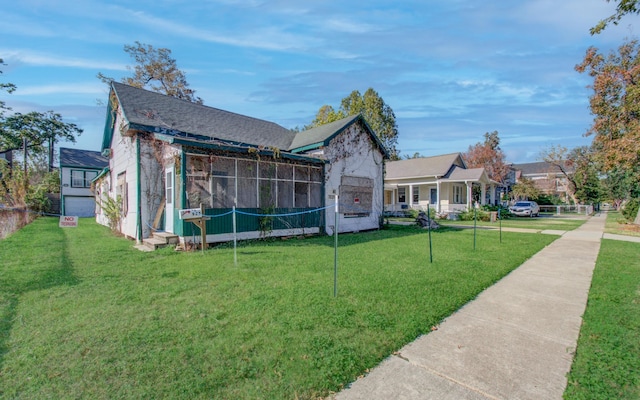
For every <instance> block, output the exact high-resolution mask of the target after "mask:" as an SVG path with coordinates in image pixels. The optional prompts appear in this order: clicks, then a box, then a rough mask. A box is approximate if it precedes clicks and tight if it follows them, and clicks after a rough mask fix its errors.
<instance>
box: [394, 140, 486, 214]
mask: <svg viewBox="0 0 640 400" xmlns="http://www.w3.org/2000/svg"><path fill="white" fill-rule="evenodd" d="M474 185H475V186H478V187H479V188H480V198H479V202H480V204H481V205H485V204H496V188H497V187H498V186H499V183H498V182H495V181H492V180H491V179H489V176H488V175H487V172H486V171H485V169H484V168H467V166H466V164H465V162H464V160H463V159H462V154H461V153H452V154H444V155H440V156H434V157H422V158H412V159H408V160H399V161H390V162H388V163H387V164H386V175H385V178H384V204H385V211H387V212H393V211H401V210H406V209H409V208H416V209H426V208H427V207H429V206H430V207H431V208H434V209H435V210H436V212H437V213H439V214H449V213H455V212H459V211H464V210H469V209H470V208H471V207H472V205H473V202H474V199H473V187H474Z"/></svg>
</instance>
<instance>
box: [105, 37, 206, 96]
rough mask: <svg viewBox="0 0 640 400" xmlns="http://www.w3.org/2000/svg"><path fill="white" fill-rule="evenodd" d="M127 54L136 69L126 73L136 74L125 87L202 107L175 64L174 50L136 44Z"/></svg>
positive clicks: (128, 78)
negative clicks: (159, 94)
mask: <svg viewBox="0 0 640 400" xmlns="http://www.w3.org/2000/svg"><path fill="white" fill-rule="evenodd" d="M124 51H125V53H127V54H129V55H130V56H131V58H133V59H134V60H135V62H136V65H135V66H134V67H133V68H132V67H130V66H127V69H129V70H133V76H131V77H125V78H122V83H126V84H127V85H130V86H134V87H138V88H144V89H148V90H151V91H153V92H158V93H163V94H166V95H167V96H171V97H177V98H179V99H182V100H187V101H190V102H192V103H198V104H202V99H201V98H200V97H197V96H196V95H195V90H193V89H191V88H189V83H188V82H187V78H186V75H185V73H184V72H183V71H181V70H180V69H178V65H177V63H176V60H175V59H174V58H173V57H171V50H169V49H167V48H159V49H156V48H154V47H153V46H152V45H150V44H144V43H140V42H138V41H136V42H135V44H134V45H125V46H124ZM97 76H98V78H99V79H100V80H102V81H103V82H105V83H108V84H109V83H111V82H112V81H113V80H114V79H113V78H110V77H107V76H105V75H104V74H103V73H101V72H99V73H98V75H97Z"/></svg>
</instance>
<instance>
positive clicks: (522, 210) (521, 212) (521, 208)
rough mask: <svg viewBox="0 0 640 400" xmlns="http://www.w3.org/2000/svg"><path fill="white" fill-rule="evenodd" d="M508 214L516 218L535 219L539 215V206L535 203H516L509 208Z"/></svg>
mask: <svg viewBox="0 0 640 400" xmlns="http://www.w3.org/2000/svg"><path fill="white" fill-rule="evenodd" d="M509 212H510V213H512V214H515V215H517V216H518V217H537V216H538V215H540V206H538V203H536V202H535V201H518V202H516V204H514V205H512V206H511V207H509Z"/></svg>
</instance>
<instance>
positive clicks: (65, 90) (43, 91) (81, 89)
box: [13, 82, 106, 96]
mask: <svg viewBox="0 0 640 400" xmlns="http://www.w3.org/2000/svg"><path fill="white" fill-rule="evenodd" d="M105 87H106V85H104V84H100V83H93V82H92V83H72V84H52V85H41V86H20V87H19V88H18V89H17V90H16V91H15V92H14V93H13V95H14V96H42V95H50V94H65V95H68V94H92V95H100V96H102V95H104V92H105Z"/></svg>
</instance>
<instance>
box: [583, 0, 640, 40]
mask: <svg viewBox="0 0 640 400" xmlns="http://www.w3.org/2000/svg"><path fill="white" fill-rule="evenodd" d="M606 1H607V3H610V2H611V0H606ZM614 3H618V5H617V6H616V12H615V13H614V14H613V15H610V16H608V17H607V18H605V19H603V20H601V21H600V22H598V24H597V25H596V26H594V27H593V28H591V29H590V32H591V34H592V35H596V34H598V33H600V32H602V31H603V30H604V29H605V28H606V27H607V25H609V24H610V23H613V24H614V25H618V23H619V22H620V20H621V19H622V17H624V16H625V15H627V14H639V13H640V6H639V5H638V0H614Z"/></svg>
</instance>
